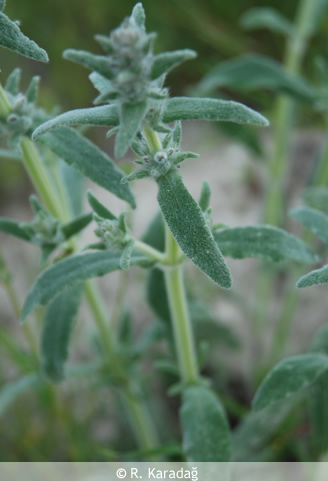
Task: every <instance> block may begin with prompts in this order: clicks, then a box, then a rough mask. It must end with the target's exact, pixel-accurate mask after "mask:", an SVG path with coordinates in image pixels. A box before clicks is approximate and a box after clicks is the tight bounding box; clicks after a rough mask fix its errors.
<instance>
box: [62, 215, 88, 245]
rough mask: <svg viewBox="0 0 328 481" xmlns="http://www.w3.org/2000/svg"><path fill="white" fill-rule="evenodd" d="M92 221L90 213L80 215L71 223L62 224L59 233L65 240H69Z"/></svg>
mask: <svg viewBox="0 0 328 481" xmlns="http://www.w3.org/2000/svg"><path fill="white" fill-rule="evenodd" d="M91 221H92V213H89V214H82V215H80V216H79V217H76V218H75V219H73V220H72V221H71V222H68V223H67V224H64V225H63V226H62V227H61V231H62V233H63V234H64V236H65V239H69V238H70V237H72V236H73V235H76V234H78V233H79V232H81V230H83V229H84V228H85V227H87V225H89V224H90V222H91Z"/></svg>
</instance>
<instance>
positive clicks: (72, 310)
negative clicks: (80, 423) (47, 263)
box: [41, 284, 83, 382]
mask: <svg viewBox="0 0 328 481" xmlns="http://www.w3.org/2000/svg"><path fill="white" fill-rule="evenodd" d="M82 290H83V286H82V284H77V285H76V286H75V287H73V288H72V289H69V290H67V291H66V292H64V293H63V294H61V295H59V296H58V297H56V298H55V299H54V300H53V301H52V302H51V303H50V304H49V305H48V307H47V309H46V311H45V313H44V319H43V326H42V333H41V363H42V369H43V371H44V373H45V374H46V376H47V377H48V378H49V379H51V380H52V381H55V382H57V381H61V380H62V379H63V378H64V365H65V362H66V361H67V358H68V350H69V343H70V339H71V334H72V330H73V326H74V322H75V319H76V316H77V313H78V309H79V306H80V303H81V297H82Z"/></svg>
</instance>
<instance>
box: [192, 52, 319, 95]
mask: <svg viewBox="0 0 328 481" xmlns="http://www.w3.org/2000/svg"><path fill="white" fill-rule="evenodd" d="M240 79H242V82H241V81H240ZM224 87H228V88H229V89H233V90H236V91H239V92H250V91H257V90H259V89H269V90H273V91H274V92H282V93H287V94H289V95H291V96H293V97H296V98H297V99H300V100H304V101H312V100H313V99H314V97H315V91H314V89H313V88H312V87H311V85H310V84H309V83H308V82H307V81H306V80H304V79H303V77H301V76H299V75H296V74H291V73H290V72H289V71H288V70H287V69H285V68H284V67H283V66H282V65H281V64H279V63H278V62H276V61H275V60H272V59H270V58H268V57H265V56H264V55H258V54H247V55H243V56H241V57H238V58H235V59H232V60H227V61H225V62H222V63H220V64H219V65H218V66H217V67H214V68H213V69H212V70H211V71H210V72H209V73H208V74H207V75H205V77H204V78H203V80H202V82H201V83H200V84H199V86H198V88H197V91H199V92H201V93H202V94H206V95H208V94H210V93H211V92H213V91H214V90H216V89H219V88H224Z"/></svg>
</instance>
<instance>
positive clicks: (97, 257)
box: [21, 251, 153, 322]
mask: <svg viewBox="0 0 328 481" xmlns="http://www.w3.org/2000/svg"><path fill="white" fill-rule="evenodd" d="M121 254H122V252H121V251H117V252H108V251H106V252H92V253H87V254H80V255H76V256H71V257H68V258H66V259H63V260H62V261H59V262H57V263H56V264H53V265H52V266H50V267H48V268H47V269H45V270H44V271H43V272H41V274H40V275H39V277H38V278H37V279H36V281H35V282H34V284H33V285H32V287H31V289H30V291H29V293H28V295H27V297H26V300H25V303H24V307H23V310H22V315H21V321H22V322H23V321H24V320H25V319H26V318H27V317H28V316H29V314H30V313H31V312H32V311H33V310H34V309H35V308H36V307H37V306H38V305H43V306H45V305H47V304H48V303H49V302H50V301H52V299H54V298H55V297H56V296H58V295H59V294H61V293H63V292H64V291H66V289H69V288H71V287H74V286H76V285H77V284H79V283H81V282H83V281H85V280H87V279H91V278H92V277H98V276H104V275H105V274H108V273H109V272H113V271H116V270H120V268H121V267H120V259H121ZM131 265H139V266H141V267H150V266H152V265H153V261H150V260H149V259H148V258H146V257H145V256H142V255H138V254H134V255H132V256H131Z"/></svg>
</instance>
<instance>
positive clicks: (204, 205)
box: [198, 180, 215, 239]
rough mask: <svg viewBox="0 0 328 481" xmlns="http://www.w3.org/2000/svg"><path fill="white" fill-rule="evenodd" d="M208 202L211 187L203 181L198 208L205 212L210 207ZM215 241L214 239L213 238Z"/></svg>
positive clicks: (206, 181)
mask: <svg viewBox="0 0 328 481" xmlns="http://www.w3.org/2000/svg"><path fill="white" fill-rule="evenodd" d="M210 200H211V186H210V184H209V182H208V180H203V184H202V190H201V193H200V199H199V202H198V204H199V207H200V208H201V209H202V211H203V212H205V211H206V210H207V209H208V208H209V206H210ZM214 239H215V237H214Z"/></svg>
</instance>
